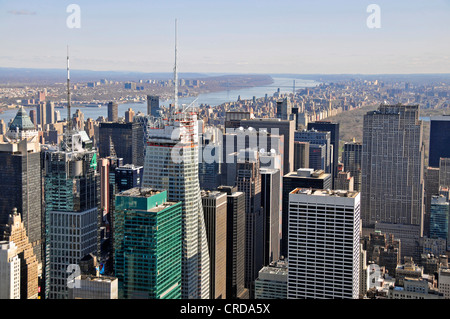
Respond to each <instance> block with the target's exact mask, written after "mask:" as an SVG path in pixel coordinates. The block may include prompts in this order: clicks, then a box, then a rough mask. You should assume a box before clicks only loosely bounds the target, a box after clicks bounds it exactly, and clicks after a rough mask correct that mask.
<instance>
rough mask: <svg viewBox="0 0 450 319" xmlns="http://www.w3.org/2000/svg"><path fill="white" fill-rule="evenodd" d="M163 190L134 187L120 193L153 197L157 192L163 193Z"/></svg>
mask: <svg viewBox="0 0 450 319" xmlns="http://www.w3.org/2000/svg"><path fill="white" fill-rule="evenodd" d="M161 192H162V191H161V190H156V189H152V188H143V187H134V188H131V189H128V190H126V191H123V192H122V193H120V195H125V196H132V197H145V198H147V197H151V196H153V195H155V194H159V193H161Z"/></svg>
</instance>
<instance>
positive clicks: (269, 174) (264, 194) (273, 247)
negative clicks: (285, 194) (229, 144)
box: [260, 168, 281, 265]
mask: <svg viewBox="0 0 450 319" xmlns="http://www.w3.org/2000/svg"><path fill="white" fill-rule="evenodd" d="M260 173H261V206H262V207H263V216H264V261H263V265H268V264H270V263H271V262H273V261H277V260H278V258H279V257H280V212H281V207H280V206H281V187H280V183H281V175H280V170H279V169H270V168H262V169H260Z"/></svg>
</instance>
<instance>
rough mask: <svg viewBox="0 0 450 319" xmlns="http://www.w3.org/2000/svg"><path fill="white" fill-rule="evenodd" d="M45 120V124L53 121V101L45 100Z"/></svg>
mask: <svg viewBox="0 0 450 319" xmlns="http://www.w3.org/2000/svg"><path fill="white" fill-rule="evenodd" d="M45 114H46V120H45V124H52V123H55V103H54V102H50V101H47V103H46V104H45Z"/></svg>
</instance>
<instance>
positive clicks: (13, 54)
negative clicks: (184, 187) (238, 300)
mask: <svg viewBox="0 0 450 319" xmlns="http://www.w3.org/2000/svg"><path fill="white" fill-rule="evenodd" d="M72 3H73V4H77V5H79V6H80V8H81V15H80V18H81V20H80V22H81V28H79V29H77V28H74V29H70V28H68V27H67V24H66V20H67V18H68V16H69V15H70V13H67V12H66V8H67V6H68V5H69V4H72ZM370 4H377V5H379V7H380V8H381V28H375V29H370V28H368V26H367V23H366V21H367V18H368V17H369V15H370V14H371V13H368V12H367V11H366V9H367V6H368V5H370ZM175 18H177V19H178V50H179V54H178V57H179V71H180V72H226V73H303V74H306V73H366V74H368V73H371V74H374V73H450V58H449V57H450V0H407V1H405V0H395V1H394V0H371V1H366V0H342V1H338V0H277V1H266V0H239V1H238V0H226V1H216V0H183V1H181V0H180V1H175V0H158V1H153V0H146V1H144V0H141V1H139V0H126V1H125V0H123V1H116V0H108V1H106V0H103V1H93V0H90V1H87V0H86V1H85V0H70V1H64V0H53V1H40V0H7V1H4V0H0V66H1V67H30V68H64V67H65V55H66V46H67V45H69V46H70V52H71V53H70V55H71V67H72V68H73V69H89V70H130V71H142V72H171V71H172V68H173V59H174V21H175Z"/></svg>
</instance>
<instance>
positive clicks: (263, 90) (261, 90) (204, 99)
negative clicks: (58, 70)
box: [0, 77, 320, 123]
mask: <svg viewBox="0 0 450 319" xmlns="http://www.w3.org/2000/svg"><path fill="white" fill-rule="evenodd" d="M272 79H273V83H272V84H269V85H264V86H255V87H249V88H243V89H239V90H229V91H218V92H210V93H203V94H199V95H198V99H197V101H196V103H195V104H196V105H200V104H208V105H211V106H216V105H220V104H222V103H225V102H232V101H237V99H238V97H239V96H240V98H241V99H242V100H247V99H252V98H253V96H255V97H256V98H260V97H264V96H265V95H266V94H267V95H268V96H271V95H273V94H274V93H275V92H276V91H277V90H278V88H279V89H280V92H281V93H291V92H292V90H293V84H294V82H293V81H294V80H295V88H296V89H299V88H305V87H314V86H317V85H319V84H320V83H319V82H316V81H314V80H304V79H301V78H286V77H272ZM194 100H195V97H187V98H180V99H178V103H179V104H180V105H181V104H186V105H189V104H190V103H192V101H194ZM170 103H172V101H171V100H168V101H160V105H166V106H167V105H169V104H170ZM128 108H132V109H133V111H135V112H136V114H137V113H138V112H139V111H141V112H143V113H146V112H147V103H124V104H119V117H121V116H124V115H125V111H127V110H128ZM26 109H27V111H28V112H29V111H30V110H31V109H35V107H27V108H26ZM77 109H80V111H81V112H82V113H83V114H84V119H87V118H92V119H94V120H96V119H97V118H98V117H100V116H104V117H105V118H106V117H107V116H108V107H107V106H102V107H78V106H77V107H73V112H75V111H76V110H77ZM56 110H58V111H59V112H60V114H61V119H65V117H66V114H65V112H66V109H60V108H56ZM16 113H17V109H7V110H5V111H4V112H3V113H2V114H0V119H3V120H4V121H5V123H8V122H9V121H10V120H12V119H13V118H14V116H15V115H16Z"/></svg>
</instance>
